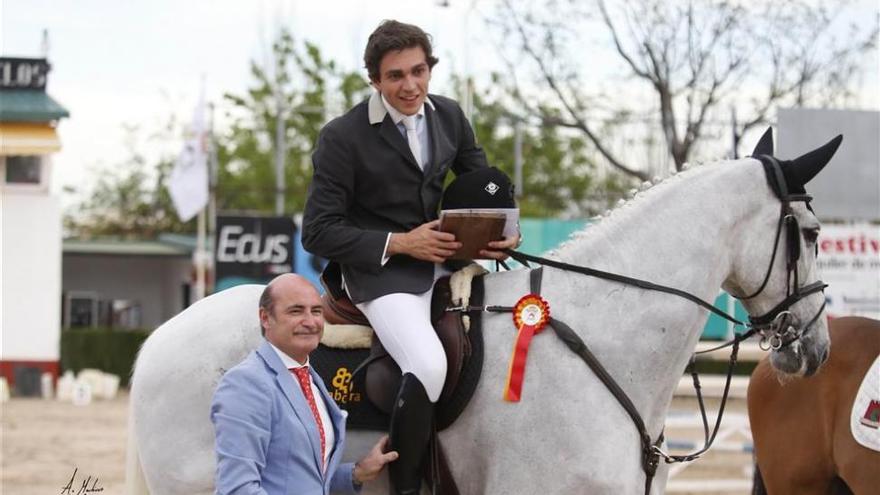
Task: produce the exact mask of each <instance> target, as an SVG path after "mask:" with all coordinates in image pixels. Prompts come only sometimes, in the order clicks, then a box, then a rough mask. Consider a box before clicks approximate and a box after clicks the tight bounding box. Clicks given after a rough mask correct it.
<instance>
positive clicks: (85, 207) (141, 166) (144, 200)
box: [64, 119, 195, 239]
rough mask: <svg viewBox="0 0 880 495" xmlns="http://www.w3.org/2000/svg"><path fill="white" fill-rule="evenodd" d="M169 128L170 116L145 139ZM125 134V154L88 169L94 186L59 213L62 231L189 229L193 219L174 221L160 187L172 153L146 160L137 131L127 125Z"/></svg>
mask: <svg viewBox="0 0 880 495" xmlns="http://www.w3.org/2000/svg"><path fill="white" fill-rule="evenodd" d="M172 127H173V119H172V120H171V121H169V125H168V127H166V128H164V129H163V130H162V131H160V132H159V133H157V134H153V135H151V136H150V138H151V139H163V140H167V139H169V137H168V136H169V133H170V130H171V128H172ZM125 133H126V138H125V143H126V152H127V155H128V156H127V157H126V158H124V159H123V160H122V161H120V162H119V163H117V164H114V165H113V166H110V167H102V168H100V169H94V170H92V171H91V175H92V176H94V177H95V185H94V187H93V188H92V189H91V191H88V192H86V193H87V194H88V197H87V198H86V199H84V200H82V201H81V202H80V203H79V204H78V205H77V206H76V207H75V208H71V209H69V210H67V211H66V212H65V215H64V229H65V235H66V236H75V237H80V238H90V237H105V236H107V237H118V238H125V239H144V238H147V239H150V238H155V237H157V236H158V235H159V234H160V233H169V232H193V231H195V220H190V221H189V222H186V223H184V222H181V221H180V219H179V218H178V216H177V212H176V211H175V209H174V205H173V204H172V202H171V197H170V196H169V194H168V189H167V188H166V187H165V184H166V182H167V180H168V176H169V175H170V174H171V169H172V168H173V167H174V161H175V159H174V157H171V156H163V157H160V158H158V159H157V160H156V161H155V162H153V163H152V164H151V163H149V161H148V160H147V159H146V158H145V157H144V154H143V153H142V151H141V150H140V149H139V148H138V146H137V144H136V142H137V138H138V137H139V136H140V135H142V131H141V130H140V129H138V128H137V127H132V126H127V127H125ZM66 192H67V193H76V192H78V191H75V190H71V189H67V190H66ZM84 192H85V191H84Z"/></svg>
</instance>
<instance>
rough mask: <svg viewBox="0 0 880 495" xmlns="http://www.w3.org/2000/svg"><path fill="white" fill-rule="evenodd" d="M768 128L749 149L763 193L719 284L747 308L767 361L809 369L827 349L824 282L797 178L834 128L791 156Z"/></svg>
mask: <svg viewBox="0 0 880 495" xmlns="http://www.w3.org/2000/svg"><path fill="white" fill-rule="evenodd" d="M772 139H773V138H772V134H771V131H770V130H768V131H767V132H766V133H765V134H764V136H763V137H762V138H761V141H760V142H759V143H758V146H757V147H756V148H755V151H754V152H753V153H752V157H753V158H755V159H756V160H759V161H760V162H761V163H762V165H763V167H764V172H765V174H766V178H767V180H766V183H767V184H768V191H772V193H773V194H772V196H771V195H770V194H769V193H762V197H763V198H766V199H769V200H766V199H764V200H761V201H759V202H757V203H756V204H755V209H754V210H750V211H751V214H750V215H749V218H748V219H747V220H746V221H745V222H746V226H745V229H744V231H743V232H744V233H745V234H746V237H747V239H743V241H744V242H743V248H742V249H741V250H740V252H739V253H737V254H736V255H735V259H734V270H733V275H732V276H731V278H729V279H728V280H727V282H726V283H725V289H726V290H727V291H728V292H730V293H731V294H735V295H736V296H737V297H738V298H739V299H740V300H741V302H742V303H743V305H744V306H745V308H746V310H747V311H748V312H749V315H750V316H749V319H750V321H751V324H752V327H753V328H755V329H756V330H757V331H758V332H759V333H760V335H761V344H762V345H763V346H764V347H765V348H770V349H771V350H772V352H771V356H770V362H771V363H772V364H773V366H774V367H775V368H776V369H777V370H779V371H782V372H784V373H789V374H798V375H801V374H804V375H811V374H813V373H815V371H816V370H817V369H818V368H819V366H820V365H821V364H822V363H823V362H825V360H826V359H827V357H828V347H829V339H828V325H827V322H826V319H825V311H824V310H825V297H824V294H823V293H822V289H823V288H824V287H825V285H824V284H823V283H822V281H820V280H819V278H818V275H817V272H816V255H817V248H816V242H817V238H818V235H819V220H818V219H817V218H816V216H815V215H814V214H813V211H812V208H810V203H809V202H810V199H811V198H810V196H808V195H807V194H806V191H805V190H804V185H805V184H806V183H807V182H809V181H810V180H811V179H812V178H813V177H815V176H816V174H818V173H819V171H820V170H822V167H824V166H825V165H826V164H827V163H828V161H829V160H830V159H831V157H832V156H833V155H834V152H835V151H837V147H838V146H840V142H841V140H842V137H841V136H837V137H836V138H834V139H833V140H831V141H830V142H829V143H827V144H825V145H824V146H822V147H820V148H818V149H816V150H814V151H811V152H809V153H807V154H805V155H803V156H801V157H799V158H796V159H794V160H790V161H784V160H778V159H776V158H774V157H773V141H772Z"/></svg>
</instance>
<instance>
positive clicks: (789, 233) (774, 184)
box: [446, 155, 827, 495]
mask: <svg viewBox="0 0 880 495" xmlns="http://www.w3.org/2000/svg"><path fill="white" fill-rule="evenodd" d="M755 158H757V159H758V160H760V161H761V163H762V164H763V165H764V170H765V173H766V175H767V178H768V182H769V183H770V186H771V188H772V189H773V191H774V192H775V193H776V196H777V197H778V198H779V200H780V201H781V203H782V206H781V209H780V214H779V221H778V222H777V226H776V236H775V238H774V241H773V252H772V255H771V256H770V264H769V266H768V268H767V272H766V274H765V275H764V280H763V282H762V283H761V285H760V287H758V289H757V290H756V291H755V292H754V293H752V294H750V295H747V296H739V297H737V296H734V297H737V299H739V300H741V301H745V300H749V299H752V298H754V297H757V296H758V295H759V294H761V293H762V292H763V291H764V289H765V288H766V287H767V283H768V281H769V280H770V275H771V274H772V272H773V266H774V264H775V261H776V255H777V251H778V247H779V244H780V242H779V241H780V237H781V236H782V233H783V231H784V232H785V243H786V250H787V259H786V272H787V274H786V297H785V299H783V300H782V301H781V302H780V303H779V304H777V305H776V306H774V307H773V308H772V309H771V310H770V311H768V312H766V313H764V314H763V315H760V316H756V317H752V316H749V324H748V325H746V324H745V323H744V322H742V321H740V320H738V319H736V318H735V317H733V316H731V315H730V314H728V313H726V312H724V311H722V310H720V309H718V308H716V307H715V306H714V305H713V304H710V303H708V302H706V301H704V300H702V299H700V298H699V297H697V296H695V295H693V294H690V293H688V292H685V291H683V290H680V289H676V288H673V287H667V286H664V285H659V284H655V283H653V282H648V281H646V280H640V279H636V278H632V277H627V276H624V275H619V274H616V273H611V272H605V271H602V270H596V269H594V268H589V267H585V266H578V265H573V264H570V263H564V262H561V261H556V260H551V259H548V258H542V257H539V256H533V255H530V254H526V253H521V252H518V251H513V250H507V254H509V255H510V257H511V258H513V259H515V260H516V261H519V262H520V263H522V264H523V265H524V266H526V267H529V261H532V262H535V263H539V264H541V265H544V266H549V267H553V268H557V269H560V270H564V271H570V272H576V273H581V274H583V275H587V276H592V277H596V278H600V279H604V280H610V281H614V282H619V283H622V284H626V285H633V286H636V287H639V288H641V289H645V290H653V291H659V292H666V293H668V294H673V295H676V296H679V297H682V298H685V299H688V300H689V301H692V302H694V303H695V304H698V305H700V306H702V307H703V308H705V309H707V310H709V311H711V312H713V313H715V314H717V315H719V316H721V317H722V318H725V319H726V320H728V321H731V322H733V323H734V324H736V325H738V326H743V327H748V330H747V331H746V332H743V333H741V334H737V335H735V336H734V338H733V340H731V341H730V342H727V343H725V344H722V345H720V346H718V347H715V348H713V349H709V350H708V351H703V352H710V351H715V350H718V349H722V348H724V347H727V346H732V351H731V355H730V361H729V364H728V369H727V379H726V382H725V385H724V392H723V394H722V398H721V405H720V407H719V410H718V416H717V418H716V420H715V427H714V430H713V431H712V434H711V436H710V434H709V428H708V420H707V418H706V412H705V407H704V405H703V400H702V395H701V393H700V386H699V377H698V376H697V373H696V371H695V370H694V369H693V366H692V365H693V363H694V362H695V356H694V357H692V359H691V366H690V367H691V370H692V376H693V380H694V387H695V388H696V390H697V399H698V402H699V405H700V412H701V414H702V417H703V426H704V431H705V434H706V439H705V443H704V446H703V448H702V449H700V450H698V451H696V452H692V453H690V454H685V455H671V454H668V453H666V452H664V451H663V450H662V448H661V445H662V443H663V439H664V436H663V433H662V432H661V433H660V435H659V436H658V437H657V439H656V440H652V439H651V435H650V433H649V432H648V431H647V428H646V426H645V422H644V420H643V419H642V417H641V415H640V414H639V412H638V411H637V410H636V408H635V406H634V405H633V403H632V401H631V400H630V399H629V397H628V396H627V395H626V393H625V392H624V391H623V389H622V388H621V387H620V385H618V384H617V382H616V381H615V380H614V378H613V377H612V376H611V374H610V373H608V371H607V370H606V369H605V367H604V366H602V364H601V363H600V362H599V360H598V359H597V358H596V357H595V356H594V355H593V353H592V352H590V350H589V348H588V347H587V345H586V343H584V341H583V339H581V338H580V336H579V335H578V334H577V333H576V332H575V331H574V330H572V329H571V327H570V326H568V325H567V324H566V323H564V322H562V321H560V320H558V319H556V318H553V317H551V318H550V325H549V326H550V327H551V328H552V329H553V330H554V333H555V334H556V336H557V337H558V338H559V339H560V340H562V341H563V342H564V343H565V344H566V346H567V347H568V348H569V349H570V350H571V351H572V352H574V353H575V354H576V355H578V356H579V357H580V358H581V359H582V360H583V361H584V362H585V363H586V364H587V366H589V368H590V369H591V370H592V371H593V372H594V373H595V374H596V376H597V377H598V378H599V379H600V380H601V381H602V383H604V384H605V386H606V387H607V388H608V389H609V391H610V392H611V393H612V395H614V397H615V398H616V399H617V401H618V402H619V403H620V405H621V406H622V407H623V408H624V410H625V411H626V412H627V414H628V415H629V416H630V418H631V419H632V421H633V423H634V424H635V426H636V429H637V430H638V431H639V438H640V440H641V444H642V469H643V470H644V472H645V494H646V495H647V494H648V493H650V491H651V483H652V481H653V478H654V475H655V473H656V471H657V467H658V465H659V463H660V459H661V458H662V459H663V460H664V461H665V462H666V463H667V464H670V463H675V462H688V461H692V460H694V459H697V458H698V457H700V456H701V455H702V454H703V453H705V452H706V451H708V450H709V448H710V447H711V445H712V442H713V441H714V440H715V436H716V435H717V433H718V429H719V427H720V425H721V417H722V416H723V414H724V406H725V404H726V403H727V397H728V392H729V390H730V380H731V377H732V375H733V368H734V366H735V364H736V357H737V353H738V351H739V344H740V342H742V341H743V340H746V339H747V338H749V337H751V336H753V335H755V334H760V335H761V341H760V344H759V345H761V347H762V348H763V349H764V350H767V349H773V350H779V349H782V348H784V347H786V346H788V345H790V344H791V343H792V342H795V341H797V340H799V339H800V338H801V337H803V336H805V335H806V334H807V332H809V331H810V329H811V328H812V326H813V324H814V323H815V322H816V321H817V320H818V319H819V317H820V315H821V314H822V312H823V311H824V309H825V302H824V301H823V303H822V306H821V307H820V308H819V310H818V311H817V312H816V314H815V315H814V316H813V318H812V319H810V321H809V322H808V323H807V324H806V325H805V326H804V327H803V328H802V329H801V330H800V331H798V330H797V329H796V328H795V327H794V326H793V323H794V322H793V319H794V317H793V315H792V313H791V311H790V310H789V308H791V306H793V305H794V304H796V303H797V302H798V301H800V300H801V299H803V298H805V297H807V296H809V295H811V294H814V293H817V292H822V291H823V290H824V289H825V287H827V284H825V283H824V282H822V281H821V280H819V281H816V282H813V283H811V284H808V285H805V286H800V285H799V280H798V271H797V263H798V261H800V258H801V245H800V225H799V224H798V221H797V218H795V216H794V212H793V210H792V208H791V203H793V202H799V201H803V202H804V203H806V205H807V208H808V209H811V208H810V205H809V202H810V200H811V199H812V198H811V197H810V196H809V195H807V194H790V193H789V190H788V187H787V186H786V182H785V176H784V174H783V172H782V166H781V165H780V164H779V162H778V161H777V160H776V159H775V158H773V157H772V156H769V155H760V156H757V157H755ZM811 210H812V209H811ZM542 274H543V269H542V268H537V269H533V270H531V271H530V277H529V278H530V289H531V292H532V293H533V294H540V291H541V278H542ZM446 310H447V311H458V312H461V313H470V314H472V315H475V314H478V313H480V312H511V311H513V308H512V307H510V306H458V307H450V308H447V309H446Z"/></svg>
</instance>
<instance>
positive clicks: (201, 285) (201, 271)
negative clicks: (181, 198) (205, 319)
mask: <svg viewBox="0 0 880 495" xmlns="http://www.w3.org/2000/svg"><path fill="white" fill-rule="evenodd" d="M205 223H206V222H205V208H202V209H201V210H199V216H198V234H197V236H196V301H198V300H200V299H203V298H204V297H205V258H206V256H205Z"/></svg>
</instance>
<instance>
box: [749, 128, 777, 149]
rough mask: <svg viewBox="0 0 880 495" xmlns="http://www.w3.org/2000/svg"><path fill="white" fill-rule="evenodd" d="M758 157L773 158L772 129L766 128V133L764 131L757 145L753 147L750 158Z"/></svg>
mask: <svg viewBox="0 0 880 495" xmlns="http://www.w3.org/2000/svg"><path fill="white" fill-rule="evenodd" d="M760 155H770V156H773V128H772V127H768V128H767V130H766V131H764V135H762V136H761V139H759V140H758V144H757V145H755V149H754V151H752V154H751V156H760Z"/></svg>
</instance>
